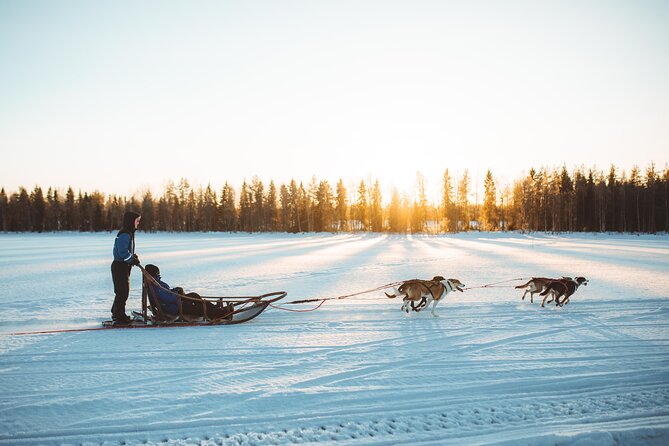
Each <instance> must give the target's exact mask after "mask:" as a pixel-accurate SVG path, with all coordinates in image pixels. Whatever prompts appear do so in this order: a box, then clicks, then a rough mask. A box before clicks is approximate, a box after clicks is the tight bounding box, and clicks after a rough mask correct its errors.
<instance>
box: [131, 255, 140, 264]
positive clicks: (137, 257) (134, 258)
mask: <svg viewBox="0 0 669 446" xmlns="http://www.w3.org/2000/svg"><path fill="white" fill-rule="evenodd" d="M133 256H134V257H133V259H132V260H131V261H130V264H131V265H132V266H137V265H139V256H138V255H137V254H133Z"/></svg>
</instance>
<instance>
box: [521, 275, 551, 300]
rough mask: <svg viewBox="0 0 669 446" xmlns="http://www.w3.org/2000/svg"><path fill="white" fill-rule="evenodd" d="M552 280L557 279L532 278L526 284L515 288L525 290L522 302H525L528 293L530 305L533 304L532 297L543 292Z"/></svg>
mask: <svg viewBox="0 0 669 446" xmlns="http://www.w3.org/2000/svg"><path fill="white" fill-rule="evenodd" d="M554 280H557V279H549V278H548V277H532V278H531V279H530V280H529V281H528V282H527V283H525V284H523V285H518V286H517V287H516V288H519V289H522V288H525V292H524V293H523V297H522V300H525V296H526V295H527V293H530V303H534V295H535V294H536V293H541V292H542V291H544V290H545V289H546V287H547V286H548V284H549V283H550V282H552V281H554Z"/></svg>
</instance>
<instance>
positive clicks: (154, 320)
mask: <svg viewBox="0 0 669 446" xmlns="http://www.w3.org/2000/svg"><path fill="white" fill-rule="evenodd" d="M139 268H140V270H141V271H142V312H141V314H139V315H136V316H139V319H140V320H139V322H140V323H141V322H143V323H145V324H151V325H230V324H241V323H243V322H248V321H250V320H251V319H254V318H256V317H257V316H259V315H260V314H261V313H262V312H263V311H265V309H266V308H267V307H268V306H269V305H270V304H272V303H274V302H277V301H279V300H281V299H283V298H284V297H286V295H287V294H288V293H286V292H285V291H276V292H273V293H267V294H262V295H259V296H227V297H226V296H217V297H211V296H197V297H193V296H191V295H185V294H180V293H177V292H175V291H172V290H169V289H167V288H164V287H162V286H161V285H160V284H159V283H158V282H157V281H156V280H155V279H154V278H153V277H152V276H151V275H150V274H149V273H148V272H147V271H146V270H145V269H144V268H143V267H141V266H140V267H139ZM155 287H158V288H161V289H162V290H163V291H164V292H168V293H170V294H173V295H175V296H176V297H177V307H178V309H179V314H178V315H171V314H166V313H165V311H164V310H163V308H162V306H161V305H160V301H159V300H158V296H156V292H155ZM187 306H190V307H193V306H198V307H199V308H200V309H201V313H202V314H201V315H199V316H193V315H190V314H188V312H187V311H185V307H187ZM214 307H216V311H215V312H216V313H217V314H216V315H214V314H212V313H214V312H213V311H212V308H214Z"/></svg>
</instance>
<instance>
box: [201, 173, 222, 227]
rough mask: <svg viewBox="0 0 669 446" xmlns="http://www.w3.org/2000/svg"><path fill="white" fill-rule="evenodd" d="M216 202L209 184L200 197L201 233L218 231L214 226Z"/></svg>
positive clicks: (214, 194) (216, 210) (216, 211)
mask: <svg viewBox="0 0 669 446" xmlns="http://www.w3.org/2000/svg"><path fill="white" fill-rule="evenodd" d="M217 201H218V199H217V198H216V192H214V190H213V189H212V188H211V184H207V187H206V188H205V190H204V194H203V196H202V212H201V214H200V219H201V223H200V226H201V230H202V231H205V232H210V231H214V230H216V229H218V228H217V225H216V215H217V213H218V206H217Z"/></svg>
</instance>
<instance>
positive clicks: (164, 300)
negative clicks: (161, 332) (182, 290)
mask: <svg viewBox="0 0 669 446" xmlns="http://www.w3.org/2000/svg"><path fill="white" fill-rule="evenodd" d="M156 281H157V282H158V283H159V284H160V286H162V287H163V288H167V289H168V290H171V288H170V286H169V285H168V284H166V283H165V282H163V281H162V280H159V279H156ZM151 286H152V287H153V291H154V294H155V295H156V297H157V298H158V301H159V302H160V306H161V308H162V310H163V311H164V312H165V313H167V314H171V315H173V316H176V315H177V314H179V307H178V305H177V299H178V298H177V296H176V295H175V294H172V293H168V292H167V291H165V290H163V289H162V288H159V287H157V286H155V285H151Z"/></svg>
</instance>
